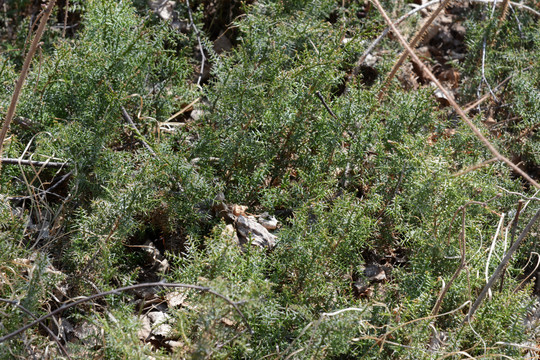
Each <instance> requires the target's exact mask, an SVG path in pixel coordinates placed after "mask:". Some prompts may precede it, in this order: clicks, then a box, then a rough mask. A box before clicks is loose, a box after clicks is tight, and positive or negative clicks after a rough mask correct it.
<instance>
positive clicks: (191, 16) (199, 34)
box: [186, 0, 206, 90]
mask: <svg viewBox="0 0 540 360" xmlns="http://www.w3.org/2000/svg"><path fill="white" fill-rule="evenodd" d="M186 5H187V9H188V16H189V23H190V25H191V26H192V27H193V30H194V31H195V36H196V37H197V42H198V43H199V50H200V52H201V58H202V60H201V70H200V71H199V77H198V79H197V87H198V88H199V89H201V90H202V86H201V80H202V77H203V73H204V64H205V62H206V55H204V47H203V45H202V41H201V33H200V31H199V29H198V28H197V26H196V25H195V22H194V21H193V14H192V13H191V5H190V4H189V0H186Z"/></svg>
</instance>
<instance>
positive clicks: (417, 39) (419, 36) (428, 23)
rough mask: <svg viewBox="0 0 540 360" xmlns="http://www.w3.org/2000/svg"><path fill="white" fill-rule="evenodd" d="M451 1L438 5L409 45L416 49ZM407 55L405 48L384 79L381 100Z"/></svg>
mask: <svg viewBox="0 0 540 360" xmlns="http://www.w3.org/2000/svg"><path fill="white" fill-rule="evenodd" d="M449 3H450V0H443V1H442V2H441V3H440V5H439V6H438V7H437V9H436V10H435V11H434V12H433V14H431V16H430V17H429V18H428V19H427V20H426V22H425V23H424V25H422V27H421V28H420V30H418V32H417V33H416V35H415V36H414V38H413V39H412V40H411V42H410V44H409V46H410V47H411V48H412V49H414V48H415V47H416V45H418V43H419V42H420V40H422V38H423V37H424V35H425V34H426V31H427V30H428V28H429V27H430V26H431V24H432V23H433V21H435V19H436V18H437V16H439V14H440V12H441V11H443V10H444V9H445V8H446V7H447V6H448V4H449ZM407 56H408V54H407V50H404V51H403V52H402V53H401V56H400V57H399V59H398V61H396V63H395V64H394V66H393V67H392V70H391V71H390V74H388V76H387V77H386V80H385V81H384V83H383V85H382V87H381V90H380V91H379V95H378V98H379V101H380V100H382V99H383V98H384V96H385V95H386V90H387V89H388V86H389V85H390V82H391V81H392V79H393V78H394V76H395V75H396V73H397V72H398V70H399V68H400V67H401V65H403V63H404V62H405V60H406V59H407Z"/></svg>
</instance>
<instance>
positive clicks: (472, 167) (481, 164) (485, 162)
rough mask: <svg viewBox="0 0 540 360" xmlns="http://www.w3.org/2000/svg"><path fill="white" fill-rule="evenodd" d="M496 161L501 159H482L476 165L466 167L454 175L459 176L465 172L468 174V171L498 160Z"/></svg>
mask: <svg viewBox="0 0 540 360" xmlns="http://www.w3.org/2000/svg"><path fill="white" fill-rule="evenodd" d="M496 161H499V159H497V158H491V159H489V160H486V161H482V162H481V163H479V164H476V165H473V166H471V167H469V168H467V169H465V170H462V171H460V172H458V173H456V174H453V175H452V176H455V177H457V176H461V175H465V174H467V173H469V172H471V171H474V170H476V169H480V168H481V167H484V166H486V165H489V164H491V163H493V162H496Z"/></svg>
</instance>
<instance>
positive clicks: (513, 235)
mask: <svg viewBox="0 0 540 360" xmlns="http://www.w3.org/2000/svg"><path fill="white" fill-rule="evenodd" d="M523 203H524V201H523V200H522V199H519V200H518V207H517V210H516V215H515V216H514V219H513V220H512V230H510V234H511V235H510V247H512V245H514V239H515V237H516V229H517V224H518V221H519V214H520V213H521V209H522V208H523ZM505 251H506V249H505ZM505 272H506V267H505V268H504V269H503V271H502V274H501V285H500V287H499V291H502V289H503V284H504V275H505Z"/></svg>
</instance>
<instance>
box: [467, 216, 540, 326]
mask: <svg viewBox="0 0 540 360" xmlns="http://www.w3.org/2000/svg"><path fill="white" fill-rule="evenodd" d="M539 217H540V209H538V211H537V212H536V214H534V216H533V218H532V219H531V220H530V221H529V223H528V224H527V226H526V227H525V229H524V230H523V231H522V233H521V234H520V235H519V237H518V239H517V240H516V242H515V243H514V244H513V245H512V247H510V250H508V252H507V253H506V255H505V256H504V258H503V259H502V260H501V263H500V264H499V266H498V267H497V269H495V272H494V273H493V275H491V278H490V279H489V281H488V283H487V284H486V285H485V286H484V288H483V289H482V292H481V293H480V295H478V298H477V299H476V301H475V302H474V304H473V305H472V306H471V308H470V309H469V313H468V314H467V316H466V317H465V319H464V320H463V323H467V322H469V321H470V320H471V318H472V316H473V315H474V313H475V312H476V309H478V307H479V306H480V304H481V303H482V300H484V298H485V297H486V295H487V293H488V291H489V290H490V289H491V287H492V286H493V284H494V283H495V281H496V280H497V279H498V278H499V275H500V274H501V273H502V271H503V269H504V268H505V267H506V265H507V264H508V262H509V261H510V258H511V257H512V255H514V253H515V252H516V250H517V249H518V247H519V245H521V243H522V242H523V240H524V239H525V237H526V236H527V234H529V232H530V231H531V228H532V226H533V225H534V223H535V222H536V220H538V218H539Z"/></svg>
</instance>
